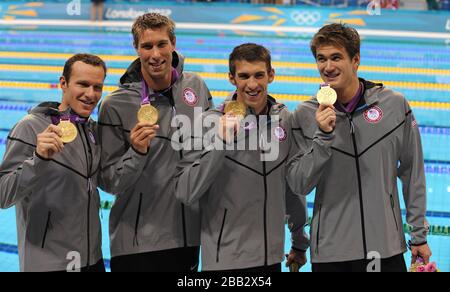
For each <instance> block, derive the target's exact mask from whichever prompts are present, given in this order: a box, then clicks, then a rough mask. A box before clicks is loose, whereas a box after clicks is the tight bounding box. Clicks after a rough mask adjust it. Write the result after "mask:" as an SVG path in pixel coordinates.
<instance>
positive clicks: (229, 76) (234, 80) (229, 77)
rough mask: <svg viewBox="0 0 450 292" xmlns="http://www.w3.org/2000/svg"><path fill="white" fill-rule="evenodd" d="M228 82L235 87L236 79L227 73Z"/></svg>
mask: <svg viewBox="0 0 450 292" xmlns="http://www.w3.org/2000/svg"><path fill="white" fill-rule="evenodd" d="M228 80H229V81H230V83H231V84H233V85H234V86H236V78H235V77H234V76H233V74H231V73H228Z"/></svg>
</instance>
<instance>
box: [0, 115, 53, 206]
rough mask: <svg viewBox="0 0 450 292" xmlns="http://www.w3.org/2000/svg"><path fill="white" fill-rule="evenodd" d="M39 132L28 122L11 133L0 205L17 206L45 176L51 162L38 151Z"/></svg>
mask: <svg viewBox="0 0 450 292" xmlns="http://www.w3.org/2000/svg"><path fill="white" fill-rule="evenodd" d="M35 141H36V135H35V133H33V131H32V129H31V127H30V126H28V125H27V124H26V123H19V124H18V125H17V126H16V127H15V128H14V129H13V130H12V131H11V133H10V135H9V137H8V144H7V146H6V152H5V156H4V158H3V162H2V164H1V166H0V208H2V209H6V208H10V207H12V206H14V205H15V204H17V203H18V202H20V201H21V200H23V199H24V198H26V197H28V196H30V195H31V193H32V191H33V189H34V188H36V187H37V186H38V184H39V181H40V179H42V177H43V174H44V173H45V169H46V168H47V167H48V164H49V163H50V162H49V161H46V160H43V159H41V158H39V157H38V156H37V155H36V154H35V149H36V146H35V145H34V144H33V143H36V142H35Z"/></svg>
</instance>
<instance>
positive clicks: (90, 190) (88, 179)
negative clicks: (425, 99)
mask: <svg viewBox="0 0 450 292" xmlns="http://www.w3.org/2000/svg"><path fill="white" fill-rule="evenodd" d="M78 126H79V124H78ZM77 129H78V131H79V132H83V136H84V138H85V141H83V138H81V137H80V138H81V143H82V144H83V149H84V154H85V156H86V170H87V176H88V178H87V184H88V185H87V189H88V192H87V194H88V205H87V230H86V233H87V264H86V266H87V267H89V266H90V265H91V233H90V229H91V212H90V211H91V193H92V180H91V177H90V176H91V171H92V164H93V159H92V156H93V153H92V148H91V145H90V144H89V140H88V137H87V134H86V128H85V125H82V126H81V130H80V127H77ZM80 134H81V133H80ZM85 142H86V144H87V145H88V147H89V152H90V154H91V160H90V161H91V163H89V154H88V151H87V149H86V145H85Z"/></svg>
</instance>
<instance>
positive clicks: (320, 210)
mask: <svg viewBox="0 0 450 292" xmlns="http://www.w3.org/2000/svg"><path fill="white" fill-rule="evenodd" d="M321 215H322V204H320V205H319V222H318V223H317V235H316V242H317V243H316V250H315V253H316V254H317V255H318V254H319V243H320V240H319V236H320V217H321Z"/></svg>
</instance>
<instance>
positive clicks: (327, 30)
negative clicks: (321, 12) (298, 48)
mask: <svg viewBox="0 0 450 292" xmlns="http://www.w3.org/2000/svg"><path fill="white" fill-rule="evenodd" d="M324 45H333V46H338V47H342V48H344V49H345V50H346V51H347V54H348V55H349V56H350V58H351V59H353V57H355V56H356V55H357V54H359V53H360V48H361V39H360V37H359V34H358V32H357V31H356V29H354V28H352V27H349V26H346V25H345V24H341V23H332V24H328V25H325V26H324V27H322V28H321V29H320V30H319V31H318V32H317V33H316V34H315V35H314V37H313V39H312V41H311V52H312V54H313V55H314V58H317V55H316V53H317V49H318V48H319V47H320V46H324Z"/></svg>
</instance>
